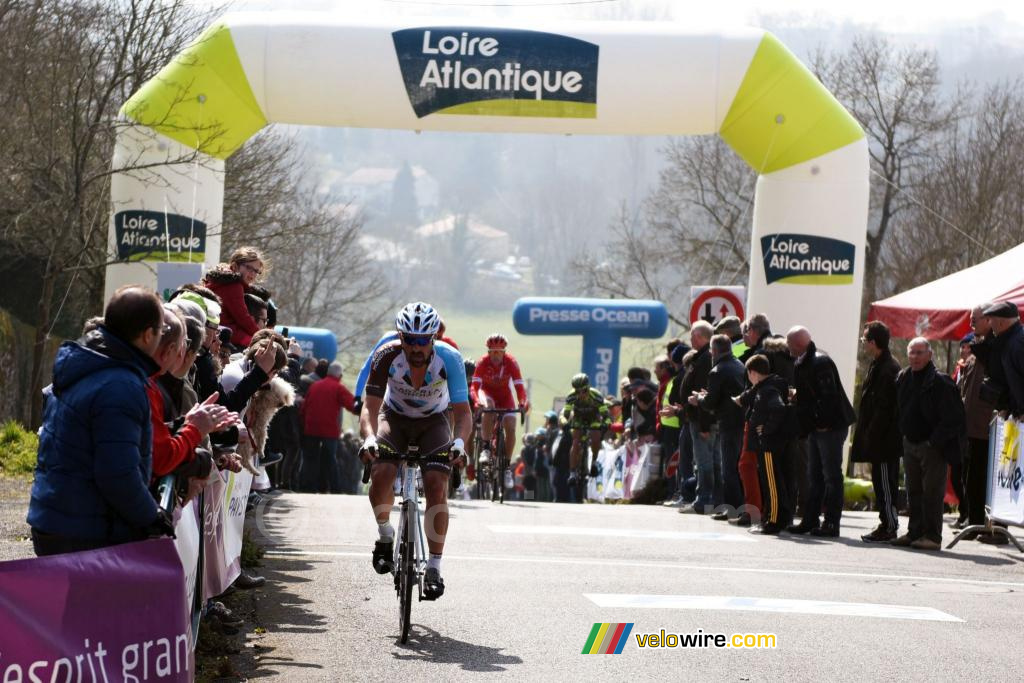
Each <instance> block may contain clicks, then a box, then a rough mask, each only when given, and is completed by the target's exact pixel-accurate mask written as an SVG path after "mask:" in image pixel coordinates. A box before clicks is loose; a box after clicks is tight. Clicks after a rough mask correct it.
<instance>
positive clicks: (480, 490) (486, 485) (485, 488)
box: [473, 415, 492, 500]
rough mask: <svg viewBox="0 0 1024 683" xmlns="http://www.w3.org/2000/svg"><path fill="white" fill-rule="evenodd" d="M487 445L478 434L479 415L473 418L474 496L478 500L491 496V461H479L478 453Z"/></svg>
mask: <svg viewBox="0 0 1024 683" xmlns="http://www.w3.org/2000/svg"><path fill="white" fill-rule="evenodd" d="M487 445H489V444H485V443H484V440H483V437H482V436H480V416H479V415H477V416H476V418H475V419H474V420H473V454H474V456H475V457H476V459H477V460H476V497H477V499H478V500H487V499H488V498H490V497H491V488H492V487H491V463H490V462H486V463H481V462H480V453H481V452H482V451H483V450H484V448H485V447H486V446H487Z"/></svg>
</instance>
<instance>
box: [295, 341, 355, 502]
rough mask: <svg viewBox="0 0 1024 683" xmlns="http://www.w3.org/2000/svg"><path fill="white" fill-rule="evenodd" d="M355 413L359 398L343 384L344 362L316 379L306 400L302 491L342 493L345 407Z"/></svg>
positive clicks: (303, 411)
mask: <svg viewBox="0 0 1024 683" xmlns="http://www.w3.org/2000/svg"><path fill="white" fill-rule="evenodd" d="M342 408H345V409H346V410H348V411H349V412H350V413H352V414H353V415H358V414H359V413H358V411H356V404H355V397H354V396H353V395H352V392H350V391H349V390H348V389H347V388H345V385H344V384H342V383H341V363H339V362H337V361H335V362H333V363H331V364H330V366H329V367H328V368H327V376H326V377H324V378H323V379H322V380H319V381H318V382H315V383H314V384H313V386H311V387H310V388H309V391H307V392H306V398H305V400H304V401H303V403H302V425H303V429H302V470H301V472H300V474H299V482H300V490H302V491H303V492H305V493H319V492H321V491H322V490H323V489H324V488H328V489H329V490H330V492H331V493H341V471H340V469H339V468H338V459H337V453H338V440H339V439H340V438H341V409H342Z"/></svg>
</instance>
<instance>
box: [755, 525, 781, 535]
mask: <svg viewBox="0 0 1024 683" xmlns="http://www.w3.org/2000/svg"><path fill="white" fill-rule="evenodd" d="M784 528H785V527H783V526H782V525H780V524H773V523H771V522H768V523H766V524H762V525H761V533H762V534H764V535H765V536H778V535H779V533H781V532H782V530H783V529H784ZM751 529H753V527H751Z"/></svg>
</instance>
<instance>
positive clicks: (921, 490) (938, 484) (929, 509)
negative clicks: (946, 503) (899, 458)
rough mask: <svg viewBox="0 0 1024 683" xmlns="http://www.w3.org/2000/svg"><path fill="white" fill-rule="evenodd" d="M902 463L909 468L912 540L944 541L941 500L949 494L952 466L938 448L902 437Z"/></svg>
mask: <svg viewBox="0 0 1024 683" xmlns="http://www.w3.org/2000/svg"><path fill="white" fill-rule="evenodd" d="M903 466H904V467H905V468H906V470H907V497H908V498H909V500H910V521H909V523H908V524H907V527H908V529H907V530H908V532H909V533H910V537H911V538H912V539H915V540H916V539H918V538H928V539H931V540H933V541H935V542H936V543H942V500H943V497H944V496H945V494H946V472H948V471H949V466H948V465H947V464H946V459H945V458H943V457H942V454H941V453H939V451H937V450H936V449H935V448H933V447H932V446H931V445H929V444H928V442H922V443H910V442H909V441H907V439H906V437H904V439H903Z"/></svg>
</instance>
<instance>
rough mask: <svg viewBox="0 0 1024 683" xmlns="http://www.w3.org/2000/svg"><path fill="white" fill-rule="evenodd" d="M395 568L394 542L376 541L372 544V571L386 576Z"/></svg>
mask: <svg viewBox="0 0 1024 683" xmlns="http://www.w3.org/2000/svg"><path fill="white" fill-rule="evenodd" d="M394 568H395V543H394V541H377V542H375V543H374V544H373V570H374V571H375V572H377V573H378V574H387V573H388V572H391V571H393V570H394Z"/></svg>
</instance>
